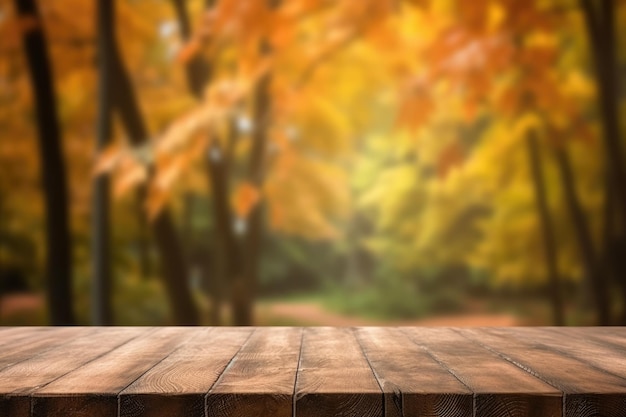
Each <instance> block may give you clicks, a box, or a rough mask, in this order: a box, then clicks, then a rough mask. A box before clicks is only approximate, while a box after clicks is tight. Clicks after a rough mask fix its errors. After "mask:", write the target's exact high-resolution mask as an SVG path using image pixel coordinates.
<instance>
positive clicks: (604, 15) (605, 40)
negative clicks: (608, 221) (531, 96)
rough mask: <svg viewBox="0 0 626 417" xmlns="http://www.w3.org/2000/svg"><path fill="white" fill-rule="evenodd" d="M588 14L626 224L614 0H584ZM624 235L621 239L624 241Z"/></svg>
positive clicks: (623, 279)
mask: <svg viewBox="0 0 626 417" xmlns="http://www.w3.org/2000/svg"><path fill="white" fill-rule="evenodd" d="M580 3H581V6H582V9H583V14H584V17H585V22H586V27H587V34H588V38H589V44H590V47H591V53H592V58H593V62H594V66H595V71H596V79H597V82H598V87H599V89H598V90H599V96H600V110H601V112H600V113H601V120H602V127H603V130H604V135H603V139H604V147H605V151H606V164H607V169H608V172H609V175H610V178H611V182H612V184H613V187H612V191H613V192H615V194H616V199H617V200H618V201H617V207H618V212H619V216H620V218H621V222H622V223H623V224H626V187H624V184H626V166H625V164H624V153H623V149H622V146H623V145H622V142H621V134H620V126H619V91H620V85H619V76H618V71H619V69H618V60H617V52H616V45H615V43H616V41H617V37H616V33H615V7H616V3H617V2H615V1H614V0H599V1H598V2H596V4H598V3H599V7H594V3H593V2H592V0H580ZM624 239H625V238H624V236H622V237H621V239H620V240H621V241H624ZM619 246H620V247H621V249H622V253H621V255H620V256H617V257H614V259H615V260H616V264H614V269H615V270H614V271H613V275H614V276H615V277H616V278H617V279H618V282H619V284H620V286H621V287H622V288H623V297H622V304H623V305H624V317H623V320H624V321H626V275H624V274H623V273H621V271H626V245H624V244H620V245H619Z"/></svg>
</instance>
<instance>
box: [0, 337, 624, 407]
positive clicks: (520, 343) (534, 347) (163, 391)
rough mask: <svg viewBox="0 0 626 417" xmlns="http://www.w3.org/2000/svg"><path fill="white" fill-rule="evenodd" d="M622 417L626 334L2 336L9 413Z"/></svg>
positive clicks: (0, 389) (2, 380)
mask: <svg viewBox="0 0 626 417" xmlns="http://www.w3.org/2000/svg"><path fill="white" fill-rule="evenodd" d="M53 416H54V417H57V416H58V417H61V416H63V417H122V416H123V417H229V416H232V417H239V416H246V417H247V416H251V417H252V416H260V417H265V416H267V417H291V416H298V417H313V416H315V417H325V416H333V417H334V416H337V417H339V416H341V417H421V416H425V417H433V416H441V417H450V416H454V417H462V416H469V417H504V416H510V417H523V416H554V417H557V416H558V417H588V416H589V417H590V416H601V417H626V328H623V327H622V328H617V327H613V328H545V327H544V328H466V329H456V328H411V327H404V328H377V327H364V328H333V327H319V328H315V327H314V328H296V327H269V328H253V327H240V328H234V327H224V328H192V327H186V328H181V327H167V328H147V327H144V328H129V327H106V328H89V327H83V328H80V327H73V328H44V327H32V328H0V417H53Z"/></svg>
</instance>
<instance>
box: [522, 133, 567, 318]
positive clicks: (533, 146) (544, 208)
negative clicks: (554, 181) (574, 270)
mask: <svg viewBox="0 0 626 417" xmlns="http://www.w3.org/2000/svg"><path fill="white" fill-rule="evenodd" d="M536 135H537V134H536V132H534V131H531V132H529V134H528V136H527V137H526V143H527V147H528V155H529V158H530V168H531V173H532V181H533V187H534V189H535V199H536V200H537V211H538V213H539V220H540V221H541V233H542V237H543V244H544V251H545V262H546V269H547V272H548V283H549V296H550V297H549V298H550V301H551V304H552V316H553V321H554V324H555V325H557V326H562V325H563V324H565V320H564V313H563V299H562V297H561V289H560V284H559V281H560V280H559V272H558V266H557V251H556V240H555V237H554V229H553V226H552V218H551V215H550V209H549V208H548V202H547V198H546V189H545V179H544V174H543V168H542V164H541V155H540V153H539V143H538V141H537V136H536Z"/></svg>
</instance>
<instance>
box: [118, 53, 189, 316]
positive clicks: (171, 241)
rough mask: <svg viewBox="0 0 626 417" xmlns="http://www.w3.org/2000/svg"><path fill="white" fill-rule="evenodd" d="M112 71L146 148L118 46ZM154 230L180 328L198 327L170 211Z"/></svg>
mask: <svg viewBox="0 0 626 417" xmlns="http://www.w3.org/2000/svg"><path fill="white" fill-rule="evenodd" d="M114 45H115V44H114ZM112 69H113V74H114V77H115V81H116V88H115V89H114V91H115V94H113V101H114V104H115V109H116V110H117V112H118V115H119V116H120V117H121V119H122V124H123V125H124V128H125V130H126V132H127V134H128V137H129V139H130V141H131V142H132V143H133V145H135V146H139V145H143V144H145V143H146V142H147V140H148V137H149V135H148V129H147V127H146V125H145V123H144V119H143V117H142V115H141V113H140V110H139V104H138V102H137V99H136V97H135V94H134V90H133V86H132V83H131V81H130V78H129V76H128V73H127V71H126V69H125V68H124V66H123V64H122V60H121V56H120V52H119V51H118V50H117V48H116V47H114V53H113V59H112ZM144 191H145V190H144ZM151 228H152V234H153V236H154V239H155V243H156V246H157V250H158V253H159V258H160V260H161V262H162V274H163V280H164V284H165V289H166V291H167V295H168V297H169V300H170V304H171V308H172V313H173V318H174V321H175V323H176V324H178V325H197V324H199V315H198V310H197V308H196V304H195V302H194V300H193V297H192V294H191V291H190V289H189V284H188V282H187V280H188V276H189V274H188V268H187V263H186V259H185V255H184V254H183V250H182V247H181V244H180V239H179V237H178V234H177V233H176V229H175V227H174V223H173V222H172V217H171V215H170V212H169V211H168V210H167V209H163V210H161V211H160V212H159V214H158V215H157V216H156V218H155V219H154V220H153V221H152V223H151Z"/></svg>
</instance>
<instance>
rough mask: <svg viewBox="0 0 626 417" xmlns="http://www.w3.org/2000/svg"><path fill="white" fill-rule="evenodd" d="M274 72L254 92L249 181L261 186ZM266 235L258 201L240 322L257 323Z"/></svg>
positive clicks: (248, 240)
mask: <svg viewBox="0 0 626 417" xmlns="http://www.w3.org/2000/svg"><path fill="white" fill-rule="evenodd" d="M270 83H271V77H270V75H269V74H268V75H264V76H263V77H262V78H261V79H260V80H259V82H258V84H257V86H256V88H255V91H254V112H255V114H254V132H253V134H252V149H251V150H250V160H249V165H248V181H250V183H252V185H254V186H255V187H257V188H258V189H260V188H261V187H262V185H263V180H264V178H263V176H264V175H263V174H264V161H265V149H266V143H267V126H268V124H269V117H270V105H271V99H270V95H269V88H270ZM262 236H263V204H262V203H260V204H257V205H256V206H255V207H254V208H253V209H252V211H251V212H250V214H249V215H248V219H247V227H246V233H245V235H244V241H243V254H244V257H245V258H244V259H245V261H244V263H243V276H241V277H237V278H238V279H239V281H238V282H235V283H234V291H233V316H234V321H235V324H237V325H251V324H252V323H253V322H254V300H255V298H256V293H257V287H258V282H259V276H258V275H259V273H258V272H259V257H260V249H261V240H262Z"/></svg>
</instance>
